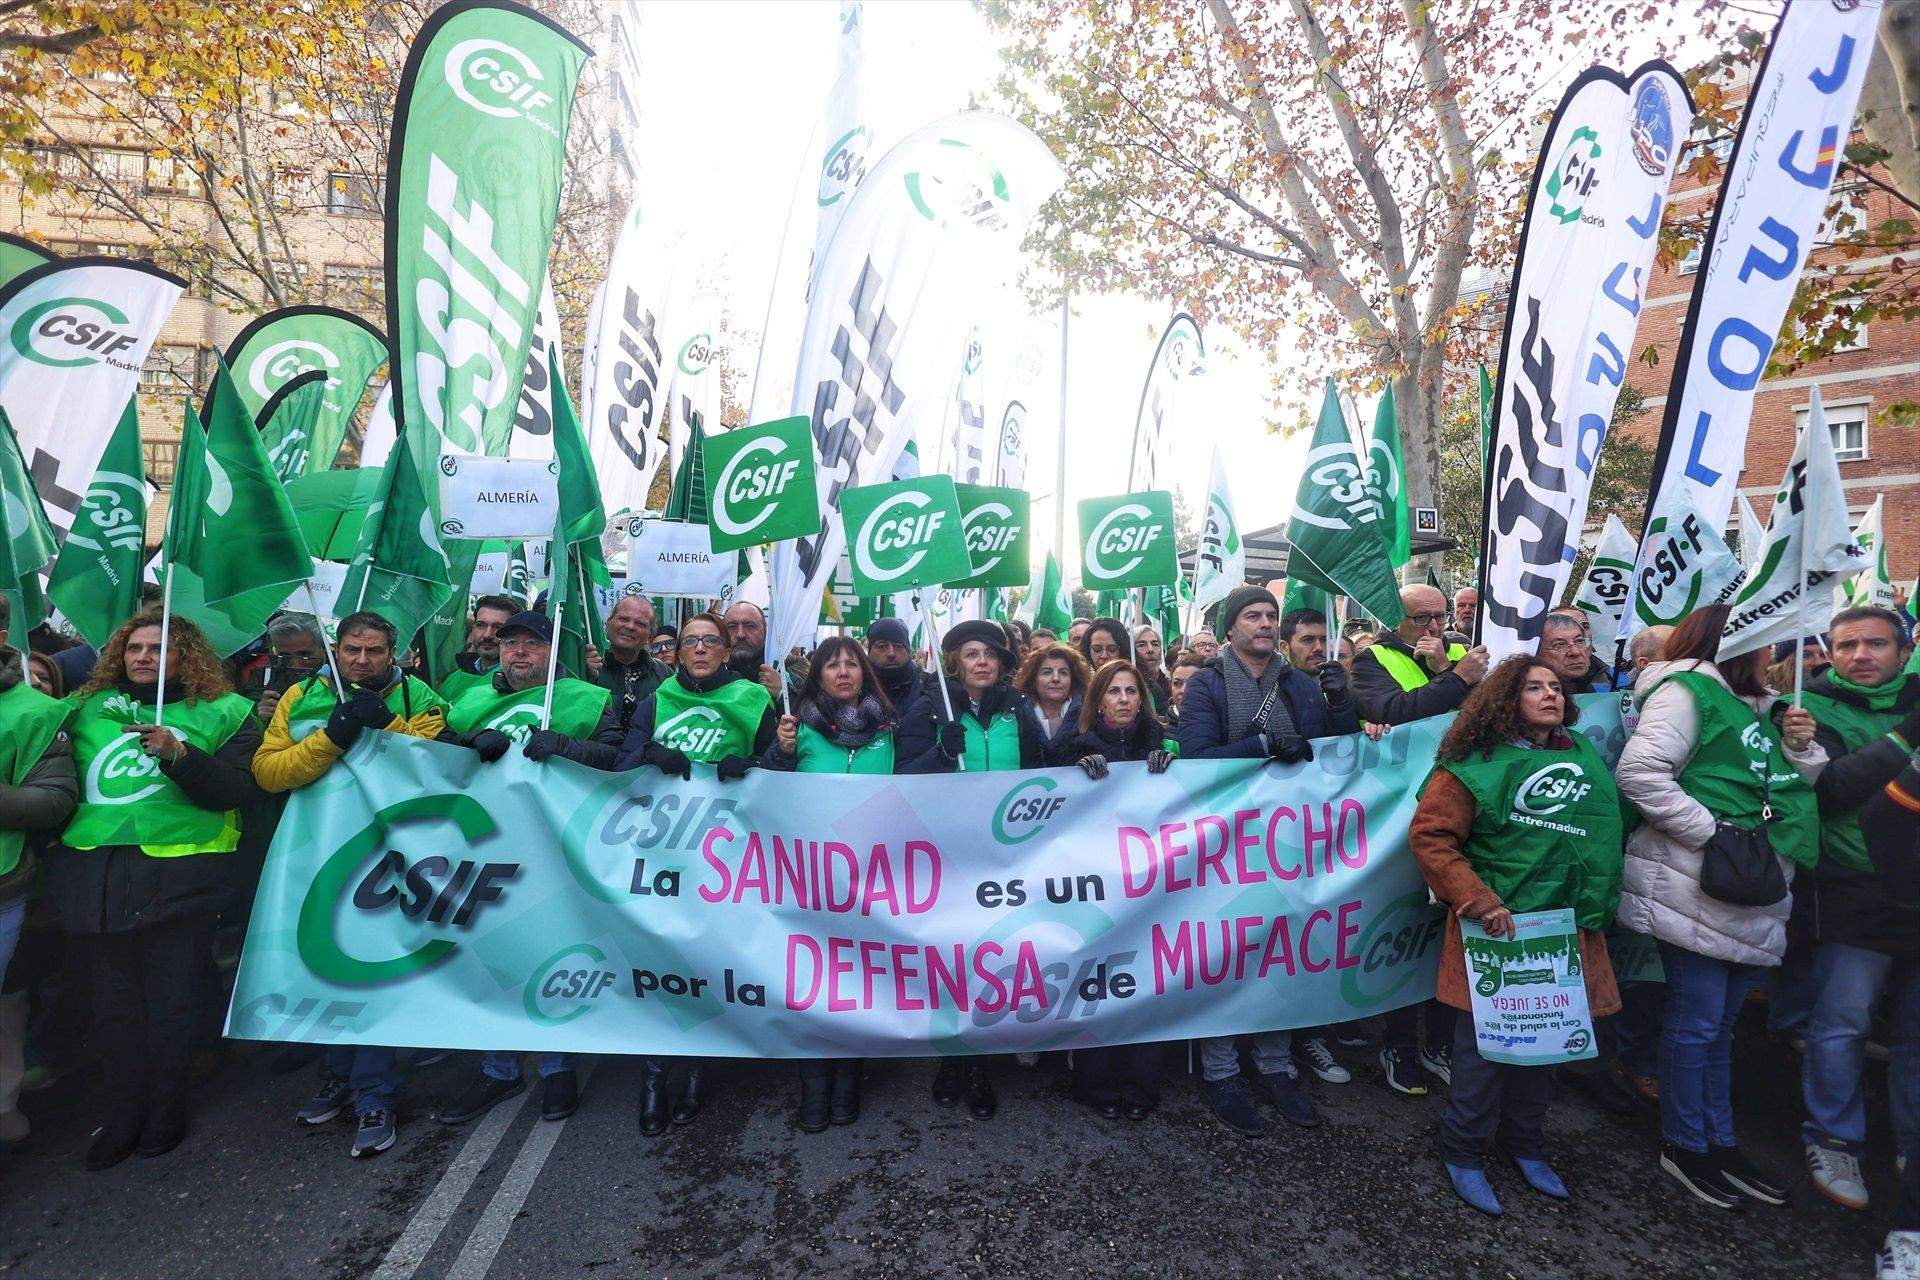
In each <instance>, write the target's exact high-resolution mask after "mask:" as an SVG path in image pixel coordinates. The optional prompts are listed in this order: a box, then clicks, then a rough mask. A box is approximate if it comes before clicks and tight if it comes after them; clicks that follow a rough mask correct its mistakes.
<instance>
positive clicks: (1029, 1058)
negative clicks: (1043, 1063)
mask: <svg viewBox="0 0 1920 1280" xmlns="http://www.w3.org/2000/svg"><path fill="white" fill-rule="evenodd" d="M1013 1060H1014V1061H1015V1062H1018V1063H1019V1064H1020V1065H1021V1066H1023V1067H1037V1066H1039V1065H1040V1055H1039V1054H1037V1053H1016V1054H1014V1055H1013Z"/></svg>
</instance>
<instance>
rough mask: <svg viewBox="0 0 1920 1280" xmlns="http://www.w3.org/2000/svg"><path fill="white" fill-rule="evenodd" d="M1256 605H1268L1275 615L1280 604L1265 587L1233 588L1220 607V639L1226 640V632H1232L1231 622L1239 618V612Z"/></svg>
mask: <svg viewBox="0 0 1920 1280" xmlns="http://www.w3.org/2000/svg"><path fill="white" fill-rule="evenodd" d="M1256 604H1270V605H1272V606H1273V610H1274V612H1275V613H1278V612H1279V611H1280V602H1279V601H1278V600H1277V599H1275V598H1274V595H1273V592H1271V591H1269V590H1267V589H1266V588H1265V587H1235V588H1234V589H1233V590H1232V591H1230V592H1228V593H1227V598H1226V601H1225V602H1224V603H1223V604H1221V606H1220V638H1221V639H1222V640H1224V639H1226V638H1227V632H1229V631H1231V630H1233V620H1234V619H1235V618H1237V617H1239V616H1240V611H1241V610H1243V609H1246V608H1248V607H1249V606H1251V605H1256Z"/></svg>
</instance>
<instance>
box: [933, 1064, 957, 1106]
mask: <svg viewBox="0 0 1920 1280" xmlns="http://www.w3.org/2000/svg"><path fill="white" fill-rule="evenodd" d="M960 1077H961V1070H960V1059H958V1058H942V1059H940V1068H939V1070H937V1071H935V1072H934V1073H933V1100H934V1101H935V1102H937V1103H939V1104H940V1105H941V1106H943V1107H950V1106H952V1105H953V1104H954V1103H956V1102H958V1101H960Z"/></svg>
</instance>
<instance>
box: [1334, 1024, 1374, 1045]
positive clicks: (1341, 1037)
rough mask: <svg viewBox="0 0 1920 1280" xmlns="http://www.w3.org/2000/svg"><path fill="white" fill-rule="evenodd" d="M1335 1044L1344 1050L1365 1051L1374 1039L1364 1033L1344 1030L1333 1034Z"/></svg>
mask: <svg viewBox="0 0 1920 1280" xmlns="http://www.w3.org/2000/svg"><path fill="white" fill-rule="evenodd" d="M1333 1042H1334V1043H1335V1044H1337V1045H1339V1046H1340V1047H1341V1048H1342V1049H1364V1048H1366V1047H1367V1046H1368V1045H1370V1044H1372V1043H1373V1037H1372V1036H1370V1035H1368V1034H1367V1033H1366V1032H1364V1031H1358V1030H1349V1029H1347V1028H1342V1029H1341V1030H1339V1031H1336V1032H1334V1033H1333Z"/></svg>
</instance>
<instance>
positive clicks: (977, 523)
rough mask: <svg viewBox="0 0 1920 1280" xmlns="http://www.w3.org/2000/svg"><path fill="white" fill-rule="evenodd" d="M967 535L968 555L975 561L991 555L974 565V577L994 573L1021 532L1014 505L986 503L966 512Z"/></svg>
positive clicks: (965, 525)
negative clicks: (1016, 520) (1014, 515)
mask: <svg viewBox="0 0 1920 1280" xmlns="http://www.w3.org/2000/svg"><path fill="white" fill-rule="evenodd" d="M964 527H965V530H966V536H967V554H968V555H969V556H971V557H973V558H974V559H976V560H979V557H981V556H988V557H991V558H990V559H986V560H979V563H978V564H976V566H975V567H974V576H975V577H979V576H980V575H982V574H988V573H992V572H993V571H994V570H995V569H997V568H999V567H1000V562H1001V561H1002V560H1005V559H1006V558H1007V550H1008V548H1010V547H1011V546H1012V545H1013V540H1014V538H1016V537H1017V536H1019V533H1020V526H1019V525H1017V524H1015V523H1013V508H1012V507H1009V506H1008V505H1007V504H1006V503H1004V502H983V503H981V504H980V505H979V506H977V507H975V508H974V509H973V510H971V511H969V512H967V515H966V520H965V523H964Z"/></svg>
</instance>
